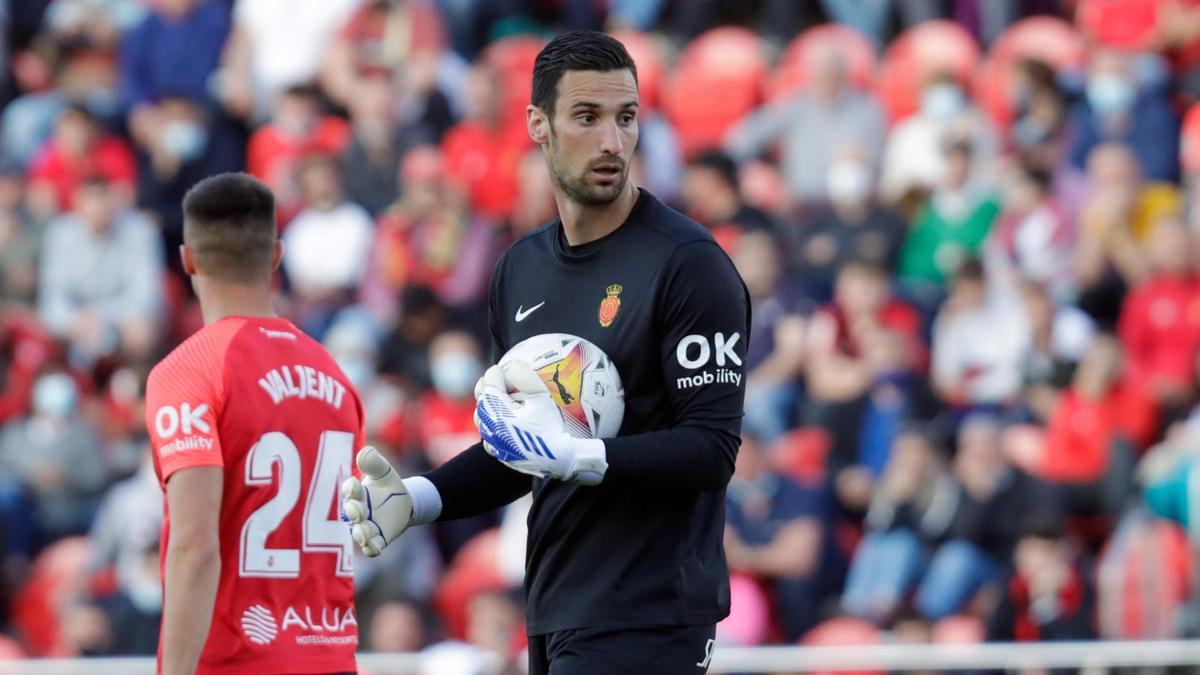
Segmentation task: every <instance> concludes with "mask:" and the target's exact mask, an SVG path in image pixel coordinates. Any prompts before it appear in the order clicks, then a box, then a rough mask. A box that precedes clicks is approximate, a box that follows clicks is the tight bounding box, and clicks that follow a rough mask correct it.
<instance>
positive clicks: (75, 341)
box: [38, 178, 164, 366]
mask: <svg viewBox="0 0 1200 675" xmlns="http://www.w3.org/2000/svg"><path fill="white" fill-rule="evenodd" d="M163 257H164V256H163V247H162V240H161V239H160V237H159V235H158V232H157V231H156V229H155V227H154V225H153V223H151V222H150V221H148V220H147V219H146V218H145V217H144V216H142V215H140V214H138V213H136V212H134V211H129V210H122V209H121V208H120V205H119V203H118V199H117V197H116V195H114V194H113V189H112V186H111V185H110V184H109V182H108V181H107V179H104V178H88V179H87V180H86V181H84V182H83V183H82V184H81V185H80V187H79V188H78V190H76V192H75V211H74V212H72V213H67V214H64V215H62V216H59V217H58V218H56V219H55V220H53V221H51V222H50V223H49V224H48V225H47V226H46V235H45V239H44V243H43V247H42V256H41V260H40V262H39V269H38V314H39V316H40V317H41V319H42V321H43V322H45V324H46V326H47V327H48V328H49V329H50V331H51V332H53V333H54V334H55V335H56V336H58V337H59V338H60V339H62V340H65V341H67V342H69V344H70V348H71V355H72V359H73V361H74V362H75V363H76V364H78V365H84V366H87V365H90V364H91V363H92V362H93V361H94V360H95V359H97V358H101V357H105V356H109V355H111V354H114V353H116V352H118V351H120V352H121V353H124V354H126V355H127V356H129V357H130V358H132V359H134V360H135V361H137V362H144V361H147V360H148V359H149V358H150V357H151V356H152V355H153V353H154V349H155V347H156V346H157V339H158V335H159V330H160V328H161V326H160V325H159V321H160V312H161V309H162V303H163V296H162V292H163V291H162V274H163Z"/></svg>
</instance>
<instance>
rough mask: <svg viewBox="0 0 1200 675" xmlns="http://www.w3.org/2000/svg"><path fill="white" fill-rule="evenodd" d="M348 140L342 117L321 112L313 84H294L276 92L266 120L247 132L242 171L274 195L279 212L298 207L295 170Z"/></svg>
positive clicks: (336, 152) (336, 150)
mask: <svg viewBox="0 0 1200 675" xmlns="http://www.w3.org/2000/svg"><path fill="white" fill-rule="evenodd" d="M349 144H350V125H349V123H347V122H346V120H344V119H342V118H340V117H334V116H332V115H322V114H321V101H320V97H319V93H318V91H317V89H316V88H315V87H312V86H309V85H297V86H294V87H290V88H289V89H287V90H286V91H284V92H283V93H282V94H280V95H279V100H278V101H276V102H275V110H274V114H273V115H272V117H271V121H270V123H268V124H266V125H264V126H262V127H261V128H259V129H258V131H255V132H254V134H253V135H251V136H250V143H249V144H248V145H247V146H246V171H248V172H249V173H250V174H251V175H253V176H254V177H255V178H258V179H259V180H261V181H262V182H264V183H266V184H267V186H268V187H270V188H271V190H273V191H274V192H275V194H276V195H277V196H278V199H279V201H280V210H281V215H283V216H287V217H290V216H292V215H295V213H296V211H298V210H299V200H300V194H299V193H300V188H299V185H298V183H297V178H296V173H297V170H298V167H299V165H300V163H301V160H303V159H304V158H305V157H307V156H309V155H333V156H338V155H341V154H342V151H343V150H345V149H346V146H347V145H349Z"/></svg>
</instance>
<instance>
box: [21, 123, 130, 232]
mask: <svg viewBox="0 0 1200 675" xmlns="http://www.w3.org/2000/svg"><path fill="white" fill-rule="evenodd" d="M93 176H102V177H104V178H105V179H106V180H108V181H109V182H110V183H111V185H112V190H113V197H114V198H115V199H116V202H117V204H119V205H120V206H121V207H128V206H132V205H133V195H134V183H135V181H136V179H137V167H136V165H135V164H134V159H133V153H132V152H130V150H129V145H128V144H126V143H125V141H123V140H121V139H120V138H117V137H116V136H110V135H107V134H105V133H104V132H103V131H102V130H101V129H100V128H99V127H98V126H97V124H96V121H95V119H94V118H92V116H91V113H89V112H88V111H87V109H86V108H83V107H81V106H68V107H67V108H65V109H64V110H63V112H62V113H61V114H60V115H59V116H58V119H57V120H56V121H55V123H54V135H53V136H52V137H51V138H50V140H49V141H48V142H47V143H46V145H44V146H42V149H41V150H40V151H39V152H38V153H37V154H36V155H35V156H34V158H33V161H32V163H31V164H30V167H29V187H28V189H29V191H30V198H31V200H32V201H33V203H34V204H36V207H35V208H36V210H37V212H38V215H39V216H46V215H52V214H55V213H59V212H64V211H71V210H72V209H74V208H75V203H74V198H75V191H76V190H77V189H78V188H79V186H80V184H82V183H83V181H84V180H86V179H88V178H90V177H93ZM43 205H45V206H43Z"/></svg>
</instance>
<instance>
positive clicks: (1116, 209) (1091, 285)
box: [1074, 143, 1177, 326]
mask: <svg viewBox="0 0 1200 675" xmlns="http://www.w3.org/2000/svg"><path fill="white" fill-rule="evenodd" d="M1088 182H1089V183H1090V192H1091V194H1090V195H1089V196H1088V198H1087V201H1086V202H1085V204H1084V205H1083V208H1082V210H1081V212H1080V216H1079V227H1078V231H1079V240H1078V246H1077V247H1076V251H1075V264H1074V269H1075V277H1076V284H1077V285H1078V287H1079V289H1080V298H1079V305H1080V307H1081V308H1082V309H1084V310H1085V311H1087V312H1088V314H1091V315H1092V316H1093V317H1095V318H1096V320H1097V321H1098V322H1099V323H1100V324H1102V325H1104V326H1114V325H1115V324H1116V321H1117V316H1118V314H1119V312H1120V309H1121V301H1122V298H1123V297H1124V294H1125V291H1126V289H1127V288H1128V287H1129V286H1132V285H1134V284H1137V283H1138V282H1140V281H1141V280H1142V279H1143V278H1144V277H1145V276H1146V274H1147V273H1148V270H1147V267H1146V260H1145V255H1144V252H1143V250H1142V247H1141V246H1139V245H1138V242H1139V241H1141V240H1144V239H1145V237H1146V236H1147V235H1148V234H1149V232H1150V230H1151V229H1152V226H1153V223H1154V222H1156V221H1157V220H1159V219H1161V218H1162V217H1163V215H1164V214H1167V213H1170V212H1171V211H1172V210H1173V209H1174V207H1175V205H1176V203H1177V202H1176V201H1175V200H1174V199H1173V198H1172V195H1173V194H1174V189H1173V188H1171V187H1169V186H1165V185H1162V184H1156V185H1150V186H1146V185H1144V184H1143V183H1142V179H1141V176H1140V172H1139V169H1138V163H1137V157H1136V156H1135V155H1134V154H1133V152H1132V151H1131V150H1130V149H1129V147H1128V146H1125V145H1121V144H1118V143H1108V144H1104V145H1100V146H1097V147H1096V149H1095V150H1093V151H1092V154H1091V155H1090V156H1089V157H1088Z"/></svg>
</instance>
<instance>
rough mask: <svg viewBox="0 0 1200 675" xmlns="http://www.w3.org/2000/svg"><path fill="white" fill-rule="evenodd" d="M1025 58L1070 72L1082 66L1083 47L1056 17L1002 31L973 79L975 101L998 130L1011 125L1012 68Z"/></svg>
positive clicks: (1068, 26)
mask: <svg viewBox="0 0 1200 675" xmlns="http://www.w3.org/2000/svg"><path fill="white" fill-rule="evenodd" d="M1029 58H1032V59H1037V60H1039V61H1044V62H1046V63H1047V64H1049V65H1050V66H1053V67H1054V69H1055V70H1059V71H1062V70H1074V69H1078V68H1082V67H1083V65H1084V64H1085V63H1086V61H1087V45H1085V44H1084V41H1083V38H1082V37H1081V36H1080V35H1079V32H1078V31H1077V30H1075V27H1074V26H1072V25H1071V24H1069V23H1067V22H1066V21H1064V20H1062V19H1059V18H1057V17H1051V16H1034V17H1030V18H1028V19H1023V20H1021V21H1018V22H1017V23H1015V24H1013V25H1012V26H1010V27H1009V28H1008V30H1006V31H1004V33H1002V34H1001V35H1000V37H999V38H998V39H997V40H996V42H995V44H993V45H992V49H991V51H990V52H989V54H988V57H987V60H986V61H984V63H983V65H982V66H981V67H980V69H979V73H978V75H977V76H976V78H975V91H976V99H977V100H978V101H979V103H980V104H981V105H982V106H983V107H984V109H985V110H987V111H988V112H989V113H990V114H991V116H992V119H993V120H995V121H996V124H998V125H999V126H1000V127H1001V128H1008V126H1009V125H1010V124H1011V123H1012V114H1013V110H1012V101H1013V89H1012V88H1013V66H1014V65H1015V64H1016V63H1017V62H1018V61H1020V60H1022V59H1029Z"/></svg>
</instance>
